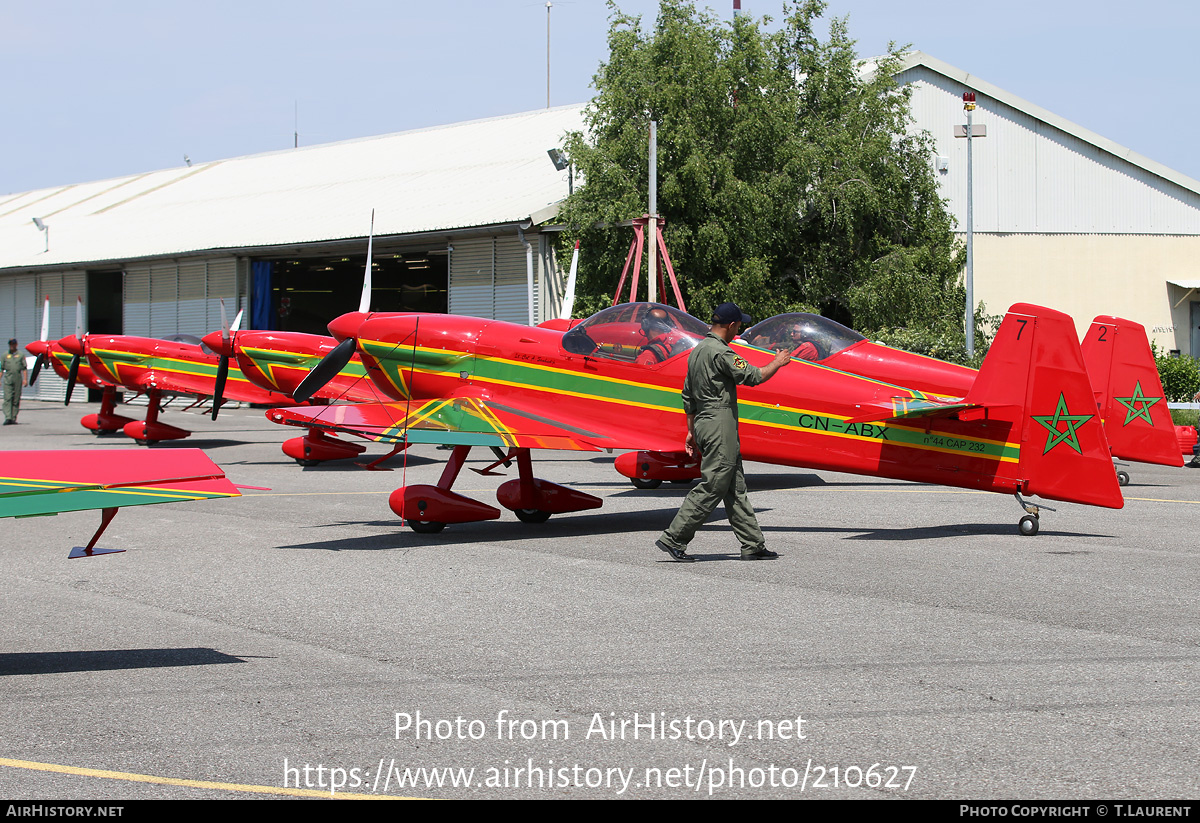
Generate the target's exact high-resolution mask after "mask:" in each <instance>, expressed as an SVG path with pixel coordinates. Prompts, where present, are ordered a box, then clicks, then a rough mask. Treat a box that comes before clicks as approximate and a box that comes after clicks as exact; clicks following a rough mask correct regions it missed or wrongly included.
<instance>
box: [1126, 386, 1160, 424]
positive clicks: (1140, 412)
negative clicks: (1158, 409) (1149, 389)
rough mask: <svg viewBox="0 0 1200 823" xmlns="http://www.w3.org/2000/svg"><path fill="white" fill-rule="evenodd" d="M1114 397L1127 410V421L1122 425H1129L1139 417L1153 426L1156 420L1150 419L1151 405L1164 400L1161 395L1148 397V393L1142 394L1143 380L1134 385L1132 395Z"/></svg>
mask: <svg viewBox="0 0 1200 823" xmlns="http://www.w3.org/2000/svg"><path fill="white" fill-rule="evenodd" d="M1114 399H1115V400H1116V401H1117V402H1118V403H1120V404H1121V405H1122V406H1124V407H1125V410H1126V411H1125V422H1124V423H1122V424H1121V425H1122V426H1128V425H1129V424H1130V423H1132V422H1133V421H1134V420H1136V419H1137V418H1139V417H1140V418H1142V419H1143V420H1145V421H1146V422H1147V423H1149V424H1150V425H1151V426H1153V425H1154V421H1153V420H1151V419H1150V407H1151V406H1153V405H1154V404H1155V403H1157V402H1158V401H1160V400H1162V398H1161V397H1147V396H1146V395H1144V394H1142V381H1141V380H1139V381H1137V383H1136V384H1135V385H1134V387H1133V396H1132V397H1117V398H1114ZM1138 403H1141V404H1142V407H1141V408H1136V406H1137V404H1138Z"/></svg>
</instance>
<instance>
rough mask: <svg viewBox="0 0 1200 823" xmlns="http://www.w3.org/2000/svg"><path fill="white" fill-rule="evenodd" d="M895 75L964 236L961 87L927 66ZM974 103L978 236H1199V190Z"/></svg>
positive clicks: (998, 107)
mask: <svg viewBox="0 0 1200 823" xmlns="http://www.w3.org/2000/svg"><path fill="white" fill-rule="evenodd" d="M896 79H897V81H899V82H901V83H912V84H913V96H912V113H913V117H914V119H915V121H916V123H917V124H919V127H920V128H921V129H924V130H927V131H929V133H930V134H931V135H932V137H933V138H934V141H935V142H936V145H937V153H938V154H939V155H941V156H943V157H947V158H948V159H949V161H950V163H949V165H950V167H949V170H948V171H947V172H946V173H944V174H942V173H938V180H939V182H940V184H941V191H942V196H943V197H946V198H948V199H949V200H950V210H951V213H952V214H953V215H954V216H955V217H956V218H957V220H958V227H959V230H960V231H962V230H964V229H965V227H966V219H967V216H966V215H967V213H966V198H967V172H966V169H967V141H966V140H965V139H962V138H955V137H953V136H952V135H953V129H954V126H956V125H962V124H965V123H966V113H965V112H964V111H963V104H962V93H963V92H964V91H966V90H967V87H965V86H964V85H962V84H961V83H958V82H956V81H954V80H951V79H950V78H948V77H946V76H945V75H942V74H939V73H937V72H935V71H932V70H931V69H929V68H928V67H925V66H917V67H915V68H912V69H909V70H908V71H905V72H902V73H900V74H899V75H897V78H896ZM977 103H978V108H977V109H976V110H975V112H974V113H973V115H972V121H973V122H974V123H978V124H984V125H986V126H987V137H984V138H981V139H977V140H972V143H973V144H974V145H973V147H972V149H973V154H974V161H973V162H974V167H975V168H974V178H975V179H974V184H975V214H974V217H975V231H981V232H1023V233H1043V232H1044V233H1066V234H1100V233H1108V234H1158V235H1162V234H1179V235H1194V234H1200V194H1197V193H1196V192H1193V191H1190V190H1188V189H1185V188H1183V187H1182V186H1178V185H1176V184H1174V183H1171V182H1169V181H1167V180H1164V179H1162V178H1161V177H1158V176H1157V175H1154V174H1152V173H1151V172H1149V171H1147V170H1145V169H1143V168H1140V167H1139V166H1136V165H1134V164H1132V163H1129V162H1128V161H1125V160H1122V159H1120V158H1118V157H1115V156H1114V155H1112V154H1110V153H1108V152H1106V151H1104V150H1103V149H1101V148H1099V147H1098V146H1095V145H1093V144H1091V143H1089V142H1086V141H1084V140H1081V139H1079V138H1077V137H1074V136H1073V135H1071V134H1068V133H1067V132H1064V131H1062V130H1061V129H1059V128H1057V127H1055V126H1052V125H1050V124H1048V123H1046V122H1044V121H1042V120H1039V119H1037V118H1035V117H1033V116H1031V115H1029V114H1026V113H1024V112H1022V111H1020V110H1018V109H1015V108H1013V107H1011V106H1009V105H1007V104H1004V103H1001V102H999V101H998V100H995V99H993V98H990V97H987V96H985V95H984V94H982V93H980V94H978V99H977ZM931 160H932V158H931Z"/></svg>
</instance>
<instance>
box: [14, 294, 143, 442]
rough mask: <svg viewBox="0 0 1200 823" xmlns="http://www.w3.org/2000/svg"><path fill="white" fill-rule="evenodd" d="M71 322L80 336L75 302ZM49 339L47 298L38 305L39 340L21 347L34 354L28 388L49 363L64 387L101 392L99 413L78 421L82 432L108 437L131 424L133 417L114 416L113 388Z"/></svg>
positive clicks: (86, 365) (115, 414)
mask: <svg viewBox="0 0 1200 823" xmlns="http://www.w3.org/2000/svg"><path fill="white" fill-rule="evenodd" d="M75 323H76V330H77V332H78V333H79V334H80V335H82V333H83V332H82V325H81V324H82V314H81V312H80V307H79V304H78V303H76V318H75ZM49 337H50V297H49V296H47V297H46V300H45V302H44V304H43V305H42V338H41V339H40V340H34V341H33V342H32V343H29V344H28V345H26V346H25V350H26V351H27V352H29V353H30V354H32V355H36V360H35V361H34V364H33V371H32V372H30V374H29V385H31V386H32V385H33V384H34V381H36V380H37V377H38V373H39V372H40V371H41V370H42V368H43V367H44V366H45V365H46V364H49V365H50V368H52V369H54V373H55V374H57V375H58V376H59V377H61V378H62V379H63V380H66V381H67V385H69V386H72V387H74V384H75V383H80V384H82V385H83V386H84V387H85V388H88V389H96V390H97V391H100V392H101V395H100V412H99V414H88V415H85V416H84V417H83V419H82V420H80V421H79V422H80V423H82V424H83V427H84V428H85V429H90V430H91V431H93V432H95V433H96V434H112V433H113V432H117V431H120V430H121V428H122V427H123V426H124V425H125V424H126V423H132V422H133V418H130V417H124V416H122V415H119V414H117V413H116V408H117V387H116V386H114V385H113V384H112V383H109V382H108V381H106V380H101V379H100V378H98V377H97V376H96V375H95V373H94V372H93V371H92V366H91V364H90V363H88V362H86V361H85V360H83V359H81V358H78V357H75V356H74V355H73V354H71V353H70V352H69V351H67V350H66V349H64V348H63V347H62V346H61V345H60V344H59V341H57V340H50V339H49ZM72 369H73V370H74V372H75V374H74V376H72V374H71V372H72Z"/></svg>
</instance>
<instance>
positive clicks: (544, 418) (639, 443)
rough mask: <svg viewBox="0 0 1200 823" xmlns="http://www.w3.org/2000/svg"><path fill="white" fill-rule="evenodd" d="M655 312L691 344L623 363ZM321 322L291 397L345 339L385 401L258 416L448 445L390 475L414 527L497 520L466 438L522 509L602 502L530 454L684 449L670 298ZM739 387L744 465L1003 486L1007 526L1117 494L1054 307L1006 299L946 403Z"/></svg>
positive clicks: (824, 376)
mask: <svg viewBox="0 0 1200 823" xmlns="http://www.w3.org/2000/svg"><path fill="white" fill-rule="evenodd" d="M658 309H662V310H665V311H666V312H667V313H668V314H669V315H670V317H671V322H672V325H673V326H674V327H675V329H676V331H677V333H678V334H679V335H681V336H682V337H685V338H686V339H687V340H688V341H689V342H688V344H687V345H685V346H683V347H676V349H674V350H673V351H672V353H671V355H670V356H669V357H667V358H666V359H665V360H662V361H661V362H653V363H647V362H638V360H639V359H643V358H639V357H638V355H639V354H640V353H641V352H643V351H644V349H645V344H646V342H647V341H646V339H645V337H644V335H643V333H642V331H641V326H642V324H641V321H642V319H643V318H644V316H645V315H646V314H647V313H648V312H650V311H652V310H658ZM329 330H330V332H331V333H332V334H333V336H334V337H335V338H337V339H338V340H340V341H341V342H340V343H339V345H338V346H337V347H336V348H335V349H334V350H333V351H332V352H331V354H330V355H329V356H328V357H327V358H326V359H325V360H323V361H322V362H321V364H319V365H318V366H317V368H316V369H314V370H313V372H312V374H311V375H310V377H309V378H308V379H307V380H306V381H305V384H303V385H301V386H300V387H298V389H297V390H296V391H295V393H294V394H295V396H296V397H297V399H305V398H307V397H308V396H310V393H311V391H312V390H313V389H314V388H315V387H318V386H320V385H322V384H323V383H324V382H325V381H326V380H328V379H329V378H330V377H331V376H332V375H334V374H336V373H338V372H339V371H340V370H341V369H342V368H343V367H344V366H345V365H346V363H348V362H349V359H350V357H351V355H352V354H353V353H354V352H355V351H356V350H357V352H358V354H359V356H360V357H361V358H362V362H363V364H364V366H365V367H366V370H367V374H368V376H369V377H370V378H371V380H372V381H373V382H374V383H375V385H376V387H377V388H378V389H379V390H380V391H381V392H382V393H383V394H385V395H387V396H388V397H389V398H391V400H392V402H390V403H387V404H378V403H367V404H357V405H343V404H334V405H330V406H325V407H311V408H306V407H299V408H285V409H274V410H271V411H269V412H268V413H267V417H268V419H270V420H273V421H274V422H277V423H283V424H288V425H296V426H303V427H306V428H310V429H311V428H319V429H323V430H326V431H329V432H346V433H351V434H356V435H359V436H362V437H365V438H368V439H371V440H376V441H380V442H384V443H391V444H394V445H395V446H396V447H397V448H404V447H406V446H407V445H409V444H412V443H439V444H449V445H453V446H454V447H455V449H454V453H453V456H452V457H451V459H450V462H449V464H448V465H447V468H446V470H445V472H444V473H443V475H442V478H441V480H440V481H439V482H438V484H437V485H436V486H429V485H420V486H406V487H401V488H399V489H397V490H396V491H395V492H393V494H392V496H391V507H392V509H393V511H395V512H396V513H397V514H399V515H400V516H401V517H402V518H406V519H408V521H409V523H410V525H411V526H412V527H413V528H414V529H415V530H417V531H438V530H440V529H441V528H443V527H444V526H445V524H447V523H461V522H471V521H476V520H488V519H494V518H497V517H499V516H500V511H499V510H498V509H496V508H495V507H493V506H490V505H488V504H485V503H482V502H479V501H476V500H472V499H470V498H467V497H465V496H463V495H461V494H458V493H456V492H454V491H452V486H453V483H454V481H455V479H456V478H457V476H458V473H459V471H460V470H461V468H462V465H463V462H464V461H465V459H466V457H467V454H468V452H469V451H470V449H471V448H472V447H474V446H489V447H495V448H506V449H508V453H507V455H506V457H505V459H506V460H513V459H515V460H516V462H517V464H518V469H519V475H520V476H519V478H518V479H515V480H511V481H509V482H507V483H505V484H503V485H501V486H500V488H499V489H498V491H497V497H498V500H499V502H500V504H501V505H502V506H503V507H505V508H508V509H510V510H512V511H514V512H515V513H516V515H517V517H518V518H520V519H522V520H525V521H541V520H545V519H546V518H548V517H549V516H551V515H552V514H558V513H565V512H571V511H579V510H583V509H590V508H597V507H599V506H600V504H601V501H600V499H599V498H596V497H594V496H592V495H589V494H586V493H583V492H580V491H578V490H575V489H571V488H568V487H565V486H561V485H558V484H555V483H550V482H548V481H545V480H541V479H538V478H536V477H534V476H533V473H532V462H531V458H530V449H534V448H549V449H583V450H593V451H598V450H601V449H634V450H637V451H636V452H634V454H637V453H654V452H657V453H677V452H680V451H682V444H683V440H684V433H685V425H686V424H685V420H684V415H683V411H682V407H681V400H680V394H679V392H680V388H681V386H682V384H683V378H684V375H685V374H686V369H687V353H688V352H689V351H690V348H691V346H694V345H695V343H697V342H699V340H701V339H702V338H703V337H704V335H705V334H706V333H707V331H708V326H707V325H706V324H703V323H701V322H700V321H699V320H697V319H696V318H694V317H691V316H690V315H687V314H684V313H683V312H681V311H679V310H677V309H673V308H670V307H667V306H662V305H660V304H653V303H631V304H624V305H620V306H614V307H612V308H609V309H606V310H604V311H602V312H600V313H598V314H596V315H594V316H593V317H591V318H589V319H588V320H585V321H583V322H582V323H579V324H578V325H576V326H574V327H573V328H572V329H571V330H570V331H568V332H566V333H563V332H562V331H558V330H555V329H550V328H541V327H534V328H530V327H528V326H522V325H516V324H512V323H504V322H501V321H493V320H486V319H480V318H472V317H461V316H455V315H430V314H405V313H396V314H386V313H375V314H371V313H366V312H354V313H350V314H346V315H343V316H342V317H339V318H337V319H336V320H334V321H333V322H332V323H330V325H329ZM734 345H735V349H736V350H737V352H738V354H739V355H740V356H742V357H743V358H745V359H746V360H747V361H749V362H751V363H754V364H755V365H765V364H766V362H767V361H768V360H769V359H770V354H769V353H768V352H767V351H764V350H762V349H758V348H754V347H751V346H747V345H744V344H741V343H735V344H734ZM643 360H644V359H643ZM739 397H740V401H739V408H740V415H741V444H742V455H743V457H744V458H745V459H746V460H751V461H759V462H764V463H772V464H778V465H788V466H803V467H808V468H814V469H824V470H831V471H842V472H851V473H856V474H865V475H874V476H882V477H890V478H897V479H902V480H913V481H918V482H925V483H936V484H941V485H949V486H955V487H960V488H968V489H978V490H986V491H995V492H1000V493H1005V494H1013V495H1015V496H1016V497H1017V500H1018V502H1019V503H1020V504H1021V505H1022V506H1023V507H1024V508H1025V511H1026V512H1027V513H1026V515H1025V516H1023V517H1022V518H1021V521H1020V524H1019V529H1020V532H1021V533H1022V534H1035V533H1036V532H1037V530H1038V525H1039V520H1038V516H1039V509H1038V507H1037V506H1036V505H1034V504H1032V503H1030V502H1028V501H1025V500H1024V499H1023V498H1022V495H1036V496H1040V497H1043V498H1046V499H1051V500H1064V501H1069V502H1077V503H1084V504H1088V505H1096V506H1106V507H1110V508H1120V507H1121V506H1122V505H1123V500H1122V497H1121V493H1120V489H1119V488H1118V484H1117V478H1116V474H1115V472H1114V471H1113V467H1112V462H1111V456H1110V452H1109V446H1108V441H1107V439H1106V438H1105V434H1104V428H1103V426H1102V424H1101V420H1100V415H1099V414H1097V410H1096V401H1095V398H1094V397H1093V394H1092V389H1091V385H1090V383H1089V381H1088V376H1087V372H1086V370H1085V368H1084V361H1083V355H1082V353H1081V351H1080V348H1079V344H1078V342H1077V341H1076V339H1075V336H1074V325H1073V322H1072V320H1071V319H1070V318H1069V317H1068V316H1067V315H1064V314H1061V313H1060V312H1056V311H1053V310H1051V309H1045V308H1041V307H1038V306H1032V305H1029V304H1017V305H1015V306H1013V307H1012V309H1010V311H1009V313H1008V314H1007V315H1006V316H1005V318H1004V321H1003V322H1002V324H1001V326H1000V329H999V330H998V332H997V336H996V339H995V342H994V343H993V345H992V348H991V351H990V352H989V354H988V356H987V358H986V359H985V361H984V364H983V366H982V368H981V369H980V371H979V373H978V375H977V376H976V377H975V379H974V380H973V381H972V383H971V386H970V388H969V391H967V392H965V393H964V395H963V396H961V397H958V398H953V399H950V398H947V397H944V396H938V395H934V394H932V393H929V392H925V391H921V390H919V389H914V388H909V387H903V386H898V385H895V384H894V383H890V382H887V381H883V380H878V379H874V378H871V377H866V376H863V375H856V374H850V373H847V372H844V371H840V370H837V369H832V368H827V367H824V366H821V365H819V364H815V363H808V362H805V361H802V360H793V361H791V362H790V363H789V364H788V365H786V366H785V367H784V368H783V369H781V370H780V371H779V373H778V374H777V375H776V376H775V377H774V378H773V379H772V380H771V381H770V382H769V383H766V384H763V385H761V386H757V387H754V388H743V390H742V391H741V392H740V395H739ZM623 457H626V456H623ZM629 460H630V461H632V460H633V458H630V459H629ZM498 464H499V461H498V462H497V464H495V465H498ZM620 464H621V461H620V460H619V461H618V466H619V467H620ZM490 468H494V466H492V467H489V469H490ZM485 471H486V470H485Z"/></svg>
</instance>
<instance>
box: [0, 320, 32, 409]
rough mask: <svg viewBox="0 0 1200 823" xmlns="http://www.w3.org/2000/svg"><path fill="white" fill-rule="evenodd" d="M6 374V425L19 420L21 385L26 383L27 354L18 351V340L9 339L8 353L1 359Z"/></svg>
mask: <svg viewBox="0 0 1200 823" xmlns="http://www.w3.org/2000/svg"><path fill="white" fill-rule="evenodd" d="M0 366H2V367H3V374H4V425H6V426H11V425H13V424H14V423H16V422H17V412H18V411H20V409H21V387H22V386H24V385H25V369H26V366H25V356H24V355H23V354H21V353H20V352H18V351H17V340H16V338H13V339H12V340H9V341H8V353H7V354H5V355H4V358H3V360H0Z"/></svg>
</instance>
